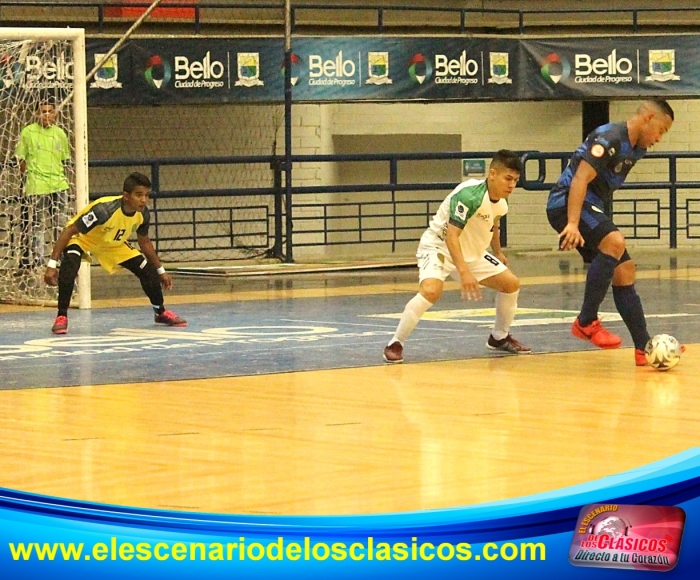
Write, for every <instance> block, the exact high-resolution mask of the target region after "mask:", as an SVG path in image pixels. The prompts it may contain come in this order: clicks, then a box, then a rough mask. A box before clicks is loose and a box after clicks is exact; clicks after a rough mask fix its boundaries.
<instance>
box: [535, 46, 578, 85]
mask: <svg viewBox="0 0 700 580" xmlns="http://www.w3.org/2000/svg"><path fill="white" fill-rule="evenodd" d="M540 73H541V74H542V77H543V78H544V79H545V80H548V81H549V82H550V83H552V84H553V85H556V84H559V83H560V82H561V81H564V80H566V79H567V78H569V75H570V74H571V64H569V61H568V60H566V59H565V58H563V57H561V56H559V55H558V54H557V53H555V52H552V53H550V54H548V55H547V56H545V57H544V61H543V62H542V67H541V68H540Z"/></svg>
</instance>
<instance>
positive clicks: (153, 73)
mask: <svg viewBox="0 0 700 580" xmlns="http://www.w3.org/2000/svg"><path fill="white" fill-rule="evenodd" d="M172 75H173V71H172V68H170V64H169V63H168V62H167V61H164V60H163V59H162V58H161V57H160V56H159V55H157V54H154V55H153V56H152V57H151V58H149V59H148V61H147V62H146V70H145V71H143V76H144V77H146V82H148V84H149V85H151V86H152V87H153V88H154V89H162V88H163V87H166V86H167V85H168V83H169V82H170V78H171V77H172Z"/></svg>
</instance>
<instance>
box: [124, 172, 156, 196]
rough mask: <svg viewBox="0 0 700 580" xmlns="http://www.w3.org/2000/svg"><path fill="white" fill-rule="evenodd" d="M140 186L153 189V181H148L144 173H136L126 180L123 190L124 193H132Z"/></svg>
mask: <svg viewBox="0 0 700 580" xmlns="http://www.w3.org/2000/svg"><path fill="white" fill-rule="evenodd" d="M139 185H142V186H143V187H151V180H150V179H148V177H146V176H145V175H144V174H143V173H139V172H138V171H134V172H133V173H131V174H130V175H129V177H127V178H126V179H125V180H124V189H122V191H126V193H131V192H132V191H134V189H136V187H137V186H139Z"/></svg>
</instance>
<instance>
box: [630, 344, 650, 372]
mask: <svg viewBox="0 0 700 580" xmlns="http://www.w3.org/2000/svg"><path fill="white" fill-rule="evenodd" d="M634 364H635V365H636V366H638V367H645V366H647V365H648V364H649V363H648V362H647V357H646V355H645V354H644V351H643V350H642V349H641V348H635V349H634Z"/></svg>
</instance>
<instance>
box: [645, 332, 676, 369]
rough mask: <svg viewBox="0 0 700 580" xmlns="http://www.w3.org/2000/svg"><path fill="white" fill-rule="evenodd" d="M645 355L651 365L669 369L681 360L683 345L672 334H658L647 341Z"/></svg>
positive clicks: (656, 367)
mask: <svg viewBox="0 0 700 580" xmlns="http://www.w3.org/2000/svg"><path fill="white" fill-rule="evenodd" d="M644 355H645V356H646V359H647V362H648V363H649V366H650V367H652V368H655V369H656V370H659V371H667V370H668V369H672V368H673V367H675V366H676V365H677V364H678V361H680V360H681V345H680V343H679V342H678V341H677V340H676V339H675V338H673V337H672V336H671V335H670V334H657V335H656V336H654V337H653V338H651V339H650V340H649V342H647V345H646V347H645V348H644Z"/></svg>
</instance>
